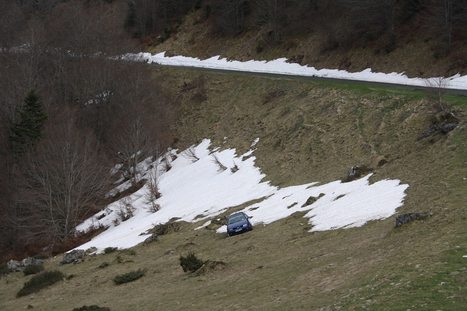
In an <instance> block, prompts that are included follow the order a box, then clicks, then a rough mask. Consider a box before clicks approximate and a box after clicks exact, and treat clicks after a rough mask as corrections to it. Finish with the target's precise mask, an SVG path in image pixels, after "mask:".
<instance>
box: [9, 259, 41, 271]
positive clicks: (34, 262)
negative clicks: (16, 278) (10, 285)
mask: <svg viewBox="0 0 467 311" xmlns="http://www.w3.org/2000/svg"><path fill="white" fill-rule="evenodd" d="M43 263H44V260H42V259H37V258H34V257H27V258H24V259H23V260H21V261H17V260H13V259H12V260H10V261H9V262H7V264H6V266H7V269H8V271H10V272H21V271H24V269H26V267H29V266H39V265H42V264H43Z"/></svg>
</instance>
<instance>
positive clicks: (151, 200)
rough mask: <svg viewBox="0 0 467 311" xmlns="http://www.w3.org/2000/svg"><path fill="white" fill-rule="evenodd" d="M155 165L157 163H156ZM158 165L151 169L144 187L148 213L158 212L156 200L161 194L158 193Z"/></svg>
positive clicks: (158, 206) (158, 207)
mask: <svg viewBox="0 0 467 311" xmlns="http://www.w3.org/2000/svg"><path fill="white" fill-rule="evenodd" d="M156 163H158V162H157V161H156ZM158 168H159V167H158V164H156V167H155V168H153V169H151V170H150V171H149V173H148V178H147V182H146V187H147V189H148V191H147V193H146V196H145V198H146V203H147V204H149V211H150V212H151V213H155V212H157V211H158V210H160V208H161V207H160V205H159V204H158V203H157V200H158V199H159V198H160V197H161V193H160V191H159V174H160V172H159V171H158Z"/></svg>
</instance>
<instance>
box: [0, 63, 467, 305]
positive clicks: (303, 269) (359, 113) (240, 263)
mask: <svg viewBox="0 0 467 311" xmlns="http://www.w3.org/2000/svg"><path fill="white" fill-rule="evenodd" d="M153 74H154V78H155V79H156V80H159V81H161V82H162V83H163V84H164V85H165V87H167V88H170V89H172V90H174V91H177V92H178V94H179V101H180V102H181V108H180V109H181V110H180V118H179V120H178V121H177V123H176V124H174V125H173V127H172V130H173V131H174V133H176V136H177V142H176V144H175V147H176V148H178V149H180V150H183V149H185V148H186V147H188V146H190V145H192V144H195V143H199V142H201V140H202V139H204V138H205V137H210V138H212V141H213V144H214V145H217V146H223V147H225V148H227V147H228V148H236V150H237V153H238V154H243V153H245V152H247V151H248V150H249V149H250V148H251V142H252V141H254V140H255V139H256V138H258V137H259V138H260V140H259V142H258V144H257V146H256V151H255V156H256V163H257V165H258V166H259V167H261V169H262V171H263V172H264V173H265V174H266V176H267V177H268V179H270V180H271V182H272V184H273V185H276V186H280V187H286V186H289V185H295V184H304V183H308V182H310V181H319V182H321V183H326V182H331V181H334V180H338V179H341V178H343V177H345V175H346V174H347V171H348V170H349V168H350V167H352V166H355V165H368V166H372V167H374V168H375V172H374V175H373V176H372V177H371V179H370V181H371V182H377V181H379V180H383V179H388V178H389V179H400V180H401V182H402V183H404V184H409V185H410V188H409V190H408V191H407V196H406V198H405V201H404V205H403V206H402V207H401V208H400V209H398V213H399V214H400V213H407V212H427V213H431V214H432V216H431V217H429V218H428V219H426V220H423V221H415V222H413V223H410V224H407V225H404V226H402V227H400V228H394V217H391V218H388V219H386V220H382V221H374V222H370V223H369V224H367V225H365V226H363V227H360V228H352V229H345V230H344V229H343V230H336V231H324V232H313V233H310V232H308V231H309V229H310V228H309V227H308V226H307V223H306V219H305V220H304V219H303V214H294V215H292V216H291V217H289V218H286V219H283V220H280V221H277V222H274V223H272V224H270V225H268V226H264V227H263V226H257V227H256V228H255V230H253V231H252V232H251V233H248V234H244V235H239V236H237V237H234V238H225V236H223V235H221V234H218V233H216V232H215V231H213V230H209V229H212V228H208V229H200V230H196V231H195V230H193V229H194V228H196V227H198V226H201V225H202V224H203V223H204V221H200V222H198V223H195V224H188V223H181V227H180V230H178V231H177V232H173V233H169V234H166V235H162V236H161V237H160V240H159V241H157V242H154V243H151V244H149V245H140V246H138V247H136V248H134V251H135V254H133V253H132V252H128V251H118V252H115V253H111V254H106V255H99V256H96V257H88V258H86V260H85V261H84V262H83V263H80V264H77V265H72V266H59V265H58V261H59V260H60V259H59V258H56V259H52V260H50V261H48V262H47V264H46V267H47V268H48V269H59V270H61V271H63V272H64V273H65V274H67V275H70V274H73V275H74V277H73V278H71V279H69V280H67V281H64V282H62V283H60V284H56V285H54V286H53V287H51V288H49V289H45V290H43V291H41V292H39V293H38V294H35V295H34V296H30V297H25V298H18V299H17V298H14V296H15V294H16V292H17V291H18V290H19V289H20V287H21V286H22V284H23V283H24V282H25V281H26V280H27V278H28V277H23V276H22V275H20V274H19V273H16V274H11V275H9V276H7V277H5V278H4V279H2V281H1V282H0V306H1V307H2V310H18V309H22V308H25V307H26V306H27V305H28V304H31V305H33V306H34V309H36V310H54V309H55V310H68V309H69V310H71V309H72V308H74V307H79V306H81V305H84V304H87V305H90V304H98V305H101V306H108V307H110V308H111V310H155V309H161V310H186V309H190V310H225V309H234V310H236V309H238V310H240V309H249V310H339V309H340V310H362V309H369V310H407V309H411V310H426V309H427V308H428V309H448V310H463V309H465V307H466V305H467V302H466V300H465V295H464V294H463V293H464V292H465V289H466V278H465V260H466V259H464V258H463V255H467V232H466V229H465V228H466V226H465V225H466V219H467V218H466V216H467V215H466V210H465V202H466V192H465V187H466V182H467V181H466V178H467V163H466V162H465V161H466V159H467V131H466V123H465V120H464V119H463V117H461V120H462V121H461V123H460V124H459V126H458V127H457V128H456V129H454V130H453V131H452V132H450V133H448V134H446V135H444V134H439V133H436V134H433V135H430V136H428V137H427V138H424V139H419V138H420V136H421V134H422V133H424V132H425V131H426V130H427V128H428V127H429V126H430V125H432V122H433V121H432V119H433V118H434V116H435V115H436V112H435V111H434V110H433V104H432V103H431V102H430V101H429V100H428V99H427V98H425V96H424V94H422V93H418V92H409V91H399V90H397V89H396V90H394V89H386V88H376V89H368V88H366V87H362V86H358V85H353V84H352V85H348V84H339V83H327V82H320V81H300V80H287V79H277V78H264V77H255V76H251V75H243V74H223V73H203V74H200V73H199V72H197V71H195V70H190V69H175V68H160V67H154V71H153ZM455 102H456V103H457V102H458V101H457V100H456V101H455ZM465 109H466V106H465V104H463V105H457V106H454V107H453V111H455V113H456V115H458V116H463V115H464V114H465ZM225 137H227V139H225ZM251 203H252V202H250V204H251ZM244 207H246V206H245V205H244V206H240V207H237V208H244ZM189 251H194V252H195V253H196V254H197V255H198V256H199V257H200V258H202V259H204V260H211V261H222V262H224V263H225V266H224V267H223V268H220V267H219V268H218V269H217V270H216V269H215V270H212V271H207V272H206V273H204V274H201V275H199V276H196V275H187V274H185V273H184V272H183V271H182V269H181V268H180V266H179V265H178V259H179V256H180V255H183V254H186V253H188V252H189ZM104 262H107V263H109V264H110V265H109V266H108V267H106V268H103V269H99V268H98V266H100V265H101V264H102V263H104ZM136 269H145V270H146V275H145V276H144V277H143V278H141V279H139V280H137V281H135V282H133V283H129V284H125V285H120V286H116V285H114V284H113V282H112V279H113V277H114V276H116V275H117V274H121V273H124V272H128V271H131V270H136Z"/></svg>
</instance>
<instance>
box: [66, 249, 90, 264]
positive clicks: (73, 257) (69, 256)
mask: <svg viewBox="0 0 467 311" xmlns="http://www.w3.org/2000/svg"><path fill="white" fill-rule="evenodd" d="M85 256H86V251H84V250H82V249H75V250H73V251H71V252H69V253H65V254H64V255H63V259H62V261H61V262H60V264H61V265H67V264H70V263H73V264H76V263H80V262H81V261H83V259H84V257H85Z"/></svg>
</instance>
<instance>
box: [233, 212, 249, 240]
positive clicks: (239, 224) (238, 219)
mask: <svg viewBox="0 0 467 311" xmlns="http://www.w3.org/2000/svg"><path fill="white" fill-rule="evenodd" d="M249 218H250V217H249V216H248V215H247V214H245V213H243V212H239V213H235V214H232V215H230V216H229V217H228V219H227V234H228V235H229V236H232V235H235V234H240V233H243V232H247V231H251V230H253V226H252V225H251V222H250V220H249Z"/></svg>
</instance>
